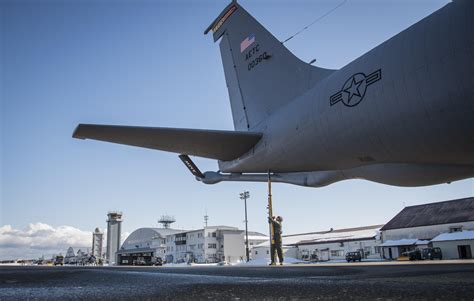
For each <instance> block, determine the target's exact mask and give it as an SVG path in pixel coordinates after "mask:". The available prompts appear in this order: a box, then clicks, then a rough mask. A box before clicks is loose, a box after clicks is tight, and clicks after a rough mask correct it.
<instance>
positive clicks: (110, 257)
mask: <svg viewBox="0 0 474 301" xmlns="http://www.w3.org/2000/svg"><path fill="white" fill-rule="evenodd" d="M107 217H108V218H107V253H106V260H107V262H108V263H109V264H116V263H117V251H118V250H119V248H120V236H121V235H122V212H119V211H110V212H109V213H108V214H107Z"/></svg>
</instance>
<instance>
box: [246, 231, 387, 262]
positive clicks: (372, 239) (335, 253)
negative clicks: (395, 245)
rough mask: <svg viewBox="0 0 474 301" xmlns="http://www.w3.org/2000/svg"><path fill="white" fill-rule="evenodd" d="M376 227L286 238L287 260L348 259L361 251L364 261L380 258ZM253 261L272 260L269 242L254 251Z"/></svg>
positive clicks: (284, 243) (284, 242) (294, 235)
mask: <svg viewBox="0 0 474 301" xmlns="http://www.w3.org/2000/svg"><path fill="white" fill-rule="evenodd" d="M382 226H383V225H373V226H365V227H357V228H346V229H332V228H331V229H329V230H327V231H319V232H309V233H301V234H293V235H284V236H283V237H282V240H283V252H284V254H285V257H292V258H297V259H302V260H307V261H311V260H312V261H329V260H344V259H345V256H346V253H348V252H355V251H359V252H360V253H361V254H362V258H364V259H380V257H381V256H380V245H381V241H380V228H381V227H382ZM251 255H252V259H261V258H269V257H270V250H269V242H268V241H266V242H264V243H262V244H260V245H258V246H255V247H254V248H252V254H251Z"/></svg>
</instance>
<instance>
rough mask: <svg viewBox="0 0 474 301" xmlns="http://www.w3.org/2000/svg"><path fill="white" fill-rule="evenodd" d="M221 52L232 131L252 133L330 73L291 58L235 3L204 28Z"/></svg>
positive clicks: (276, 41) (286, 50)
mask: <svg viewBox="0 0 474 301" xmlns="http://www.w3.org/2000/svg"><path fill="white" fill-rule="evenodd" d="M211 30H212V32H213V37H214V41H217V40H219V39H221V41H220V51H221V56H222V63H223V65H224V73H225V79H226V82H227V88H228V90H229V97H230V103H231V109H232V115H233V116H232V117H233V119H234V128H235V129H236V130H252V129H256V128H257V127H258V125H259V124H260V123H261V122H262V121H263V120H265V119H266V118H267V117H268V116H270V115H271V114H272V113H273V112H275V111H276V110H277V109H278V108H280V107H281V106H283V105H285V104H287V103H288V102H290V101H292V100H294V99H295V98H296V97H298V96H300V95H301V94H303V93H304V92H306V91H307V90H308V89H309V88H310V87H312V86H314V84H315V83H316V82H317V81H319V80H321V79H322V78H324V77H326V76H327V75H329V74H330V73H331V72H332V70H328V69H322V68H317V67H314V66H311V65H310V64H307V63H305V62H303V61H301V60H300V59H298V58H297V57H296V56H294V55H293V54H292V53H291V52H290V51H289V50H288V49H287V48H286V47H285V46H283V45H282V43H281V42H280V41H278V40H277V39H276V38H275V37H274V36H273V35H272V34H271V33H270V32H269V31H267V30H266V29H265V28H264V27H263V26H262V25H261V24H260V23H258V22H257V20H255V19H254V18H253V17H252V16H251V15H250V14H249V13H248V12H247V11H245V10H244V9H243V8H242V7H241V6H240V5H238V4H237V3H236V2H232V3H231V4H229V5H228V6H227V7H226V8H225V9H224V10H223V11H222V13H221V14H220V15H219V17H218V18H217V19H216V20H215V21H214V22H212V24H211V25H210V26H209V27H208V29H206V31H205V33H208V32H209V31H211Z"/></svg>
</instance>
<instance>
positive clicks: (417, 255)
mask: <svg viewBox="0 0 474 301" xmlns="http://www.w3.org/2000/svg"><path fill="white" fill-rule="evenodd" d="M402 255H404V256H407V257H408V259H409V260H421V259H422V257H421V251H420V250H418V249H416V250H412V251H408V252H403V254H402Z"/></svg>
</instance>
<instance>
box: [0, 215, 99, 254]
mask: <svg viewBox="0 0 474 301" xmlns="http://www.w3.org/2000/svg"><path fill="white" fill-rule="evenodd" d="M91 245H92V231H91V232H86V231H82V230H80V229H77V228H74V227H71V226H59V227H56V228H55V227H52V226H50V225H48V224H44V223H34V224H29V225H28V227H27V228H26V229H22V230H20V229H14V228H12V226H11V225H4V226H2V227H0V259H16V258H37V257H40V256H42V255H45V256H51V255H52V254H58V253H63V254H65V253H66V250H67V248H68V247H70V246H72V247H74V248H83V249H87V248H89V249H90V248H91Z"/></svg>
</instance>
